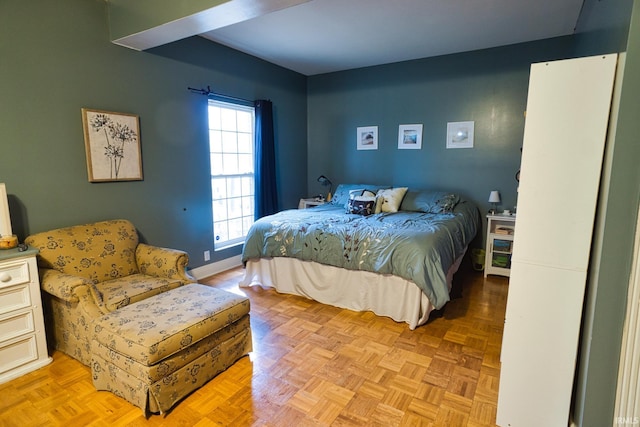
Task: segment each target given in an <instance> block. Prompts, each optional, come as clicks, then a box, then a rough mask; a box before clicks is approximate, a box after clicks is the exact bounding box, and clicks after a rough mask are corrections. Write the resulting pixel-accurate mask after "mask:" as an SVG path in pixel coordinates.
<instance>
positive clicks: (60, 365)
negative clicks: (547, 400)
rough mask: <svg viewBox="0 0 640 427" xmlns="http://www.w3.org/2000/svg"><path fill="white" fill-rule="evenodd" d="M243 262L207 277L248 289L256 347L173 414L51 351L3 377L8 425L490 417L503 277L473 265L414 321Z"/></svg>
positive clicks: (1, 406) (443, 421)
mask: <svg viewBox="0 0 640 427" xmlns="http://www.w3.org/2000/svg"><path fill="white" fill-rule="evenodd" d="M242 274H243V271H242V269H240V268H238V269H234V270H231V271H228V272H225V273H222V274H219V275H217V276H214V277H212V278H210V279H208V280H206V281H204V283H208V284H210V285H212V286H217V287H220V288H224V289H227V290H230V291H232V292H240V293H243V294H246V295H247V296H248V297H249V298H250V299H251V324H252V330H253V339H254V352H253V353H252V354H251V356H250V357H244V358H242V359H241V360H239V361H238V362H237V363H236V364H235V365H233V366H232V367H231V368H229V369H228V370H227V371H225V372H223V373H222V374H220V375H219V376H217V377H216V378H214V379H213V380H211V381H210V382H209V383H207V384H206V385H205V386H204V387H202V388H200V389H199V390H197V391H195V392H194V393H192V394H191V395H189V396H188V397H187V398H185V399H184V400H183V401H182V402H180V403H179V404H178V405H177V406H176V407H175V408H174V409H173V410H172V411H171V412H169V413H168V414H166V415H152V416H151V417H150V418H149V419H145V418H144V417H143V416H142V413H141V411H140V410H139V409H138V408H136V407H133V406H132V405H130V404H129V403H127V402H126V401H124V400H122V399H120V398H118V397H116V396H114V395H112V394H110V393H108V392H104V391H102V392H97V391H95V389H94V388H93V385H92V383H91V375H90V370H89V368H87V367H85V366H84V365H82V364H80V363H79V362H77V361H75V360H74V359H71V358H69V357H68V356H66V355H65V354H63V353H60V352H54V353H53V362H52V363H51V364H50V365H48V366H46V367H44V368H41V369H39V370H37V371H34V372H31V373H29V374H27V375H25V376H23V377H21V378H18V379H16V380H13V381H11V382H8V383H5V384H0V396H1V399H0V426H21V427H22V426H57V425H64V426H385V427H386V426H434V427H435V426H446V427H455V426H469V427H476V426H493V425H495V417H496V404H497V398H498V379H499V368H500V364H499V360H500V345H501V341H502V330H503V324H504V312H505V307H506V297H507V284H508V281H507V279H506V278H502V277H493V276H490V277H489V278H487V279H484V278H483V277H482V274H481V273H477V272H474V271H472V270H470V269H468V268H467V269H465V271H461V272H459V273H458V277H457V279H456V283H458V284H462V290H461V293H462V297H461V298H456V299H454V300H452V301H451V302H450V303H448V304H447V306H446V308H445V310H444V313H443V315H442V316H441V317H438V318H435V319H433V320H432V321H430V323H428V324H427V325H424V326H421V327H419V328H417V329H416V330H414V331H411V330H409V328H408V327H407V325H406V324H404V323H403V324H400V323H396V322H394V321H392V320H391V319H388V318H383V317H377V316H375V315H373V314H372V313H366V312H365V313H357V312H352V311H349V310H342V309H339V308H335V307H330V306H326V305H322V304H319V303H316V302H314V301H309V300H307V299H304V298H301V297H295V296H289V295H282V294H278V293H276V292H275V291H273V290H269V289H262V288H251V289H238V287H237V282H238V279H239V277H241V275H242Z"/></svg>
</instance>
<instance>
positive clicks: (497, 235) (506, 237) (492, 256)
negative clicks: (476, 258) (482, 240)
mask: <svg viewBox="0 0 640 427" xmlns="http://www.w3.org/2000/svg"><path fill="white" fill-rule="evenodd" d="M487 221H488V223H487V247H486V255H485V260H484V277H487V275H488V274H497V275H499V276H507V277H509V274H510V272H511V253H512V252H513V235H514V232H515V226H516V217H515V215H502V214H489V215H487Z"/></svg>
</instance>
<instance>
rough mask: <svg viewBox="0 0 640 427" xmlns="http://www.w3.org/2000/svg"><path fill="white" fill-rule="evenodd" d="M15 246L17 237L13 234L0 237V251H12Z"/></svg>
mask: <svg viewBox="0 0 640 427" xmlns="http://www.w3.org/2000/svg"><path fill="white" fill-rule="evenodd" d="M16 246H18V236H16V235H15V234H12V235H11V236H2V237H0V249H13V248H15V247H16Z"/></svg>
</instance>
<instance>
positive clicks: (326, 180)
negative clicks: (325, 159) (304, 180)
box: [318, 175, 333, 202]
mask: <svg viewBox="0 0 640 427" xmlns="http://www.w3.org/2000/svg"><path fill="white" fill-rule="evenodd" d="M318 182H319V183H320V184H322V185H323V186H325V187H326V186H327V185H328V186H329V192H328V193H327V198H326V200H327V202H330V201H331V190H333V183H332V182H331V181H330V180H329V178H327V177H326V176H324V175H320V176H319V177H318Z"/></svg>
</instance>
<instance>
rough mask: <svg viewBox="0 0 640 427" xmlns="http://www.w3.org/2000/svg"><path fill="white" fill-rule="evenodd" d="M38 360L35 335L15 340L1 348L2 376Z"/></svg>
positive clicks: (0, 367)
mask: <svg viewBox="0 0 640 427" xmlns="http://www.w3.org/2000/svg"><path fill="white" fill-rule="evenodd" d="M36 359H38V347H37V345H36V337H35V335H30V336H27V337H24V338H23V339H19V340H15V341H13V342H11V343H8V344H7V345H5V346H3V347H1V348H0V374H1V373H3V372H7V371H9V370H11V369H14V368H17V367H18V366H22V365H25V364H27V363H29V362H33V361H34V360H36Z"/></svg>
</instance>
